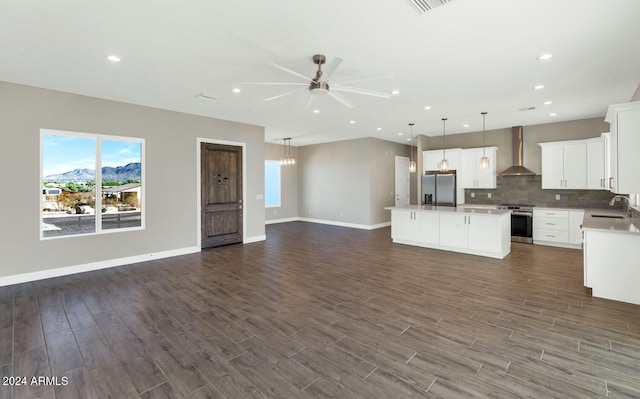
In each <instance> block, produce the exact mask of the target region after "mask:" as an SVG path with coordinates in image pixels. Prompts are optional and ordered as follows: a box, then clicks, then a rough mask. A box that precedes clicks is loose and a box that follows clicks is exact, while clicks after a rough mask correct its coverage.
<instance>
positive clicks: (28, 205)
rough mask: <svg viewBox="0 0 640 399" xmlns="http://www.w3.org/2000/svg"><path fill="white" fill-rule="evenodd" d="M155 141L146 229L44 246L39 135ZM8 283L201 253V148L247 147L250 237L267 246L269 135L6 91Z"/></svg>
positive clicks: (3, 249) (0, 126)
mask: <svg viewBox="0 0 640 399" xmlns="http://www.w3.org/2000/svg"><path fill="white" fill-rule="evenodd" d="M41 128H49V129H57V130H66V131H74V132H88V133H99V134H109V135H116V136H118V135H120V136H131V137H139V138H144V139H145V140H146V143H145V145H146V165H145V167H146V172H145V174H146V176H145V177H146V229H144V230H141V231H131V232H123V233H114V234H101V235H92V236H83V237H67V238H61V239H53V240H44V241H41V240H40V239H39V225H40V211H39V206H40V204H39V195H38V193H39V192H41V187H42V184H41V182H40V181H39V174H40V173H39V164H40V161H39V146H40V129H41ZM0 132H2V133H1V134H2V138H3V144H2V146H1V147H0V170H2V172H3V179H2V180H3V195H2V196H0V209H2V228H1V229H0V266H1V267H0V277H3V276H10V275H14V274H21V273H28V272H37V271H44V270H47V269H53V268H58V267H64V266H73V265H82V264H87V263H92V262H98V261H107V260H110V259H118V258H124V257H130V256H136V255H143V254H149V253H157V252H162V251H171V250H178V249H182V248H189V247H194V246H196V244H197V241H196V240H197V237H198V234H199V231H198V230H197V220H198V215H197V204H196V202H197V201H196V198H197V190H198V187H197V185H196V178H197V170H198V165H196V154H197V152H196V151H197V150H196V147H197V144H196V138H197V137H203V138H210V139H217V140H227V141H234V142H245V143H246V144H247V146H246V153H245V154H244V155H245V158H246V162H247V171H246V178H247V186H246V192H247V197H246V198H245V206H246V215H247V218H246V222H247V230H246V235H247V237H248V238H251V237H256V238H258V239H259V238H260V237H263V236H264V234H265V233H264V201H263V200H262V199H258V198H259V196H260V195H262V194H263V193H264V147H265V144H264V128H262V127H258V126H252V125H245V124H240V123H235V122H228V121H222V120H217V119H212V118H205V117H199V116H194V115H188V114H183V113H178V112H170V111H164V110H159V109H154V108H148V107H142V106H136V105H131V104H125V103H119V102H114V101H107V100H101V99H97V98H91V97H84V96H79V95H75V94H68V93H61V92H55V91H50V90H44V89H38V88H33V87H28V86H21V85H15V84H10V83H2V82H0Z"/></svg>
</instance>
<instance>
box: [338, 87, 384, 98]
mask: <svg viewBox="0 0 640 399" xmlns="http://www.w3.org/2000/svg"><path fill="white" fill-rule="evenodd" d="M331 90H336V91H343V92H346V93H355V94H364V95H365V96H373V97H382V98H389V97H391V94H389V93H384V92H382V91H375V90H367V89H361V88H359V87H351V86H341V85H335V84H334V85H332V86H331Z"/></svg>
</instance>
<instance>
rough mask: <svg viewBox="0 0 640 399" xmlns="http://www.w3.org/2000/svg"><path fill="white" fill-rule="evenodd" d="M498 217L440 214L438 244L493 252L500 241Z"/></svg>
mask: <svg viewBox="0 0 640 399" xmlns="http://www.w3.org/2000/svg"><path fill="white" fill-rule="evenodd" d="M499 231H500V219H498V218H495V217H492V216H486V215H474V214H466V215H465V214H462V215H461V214H447V213H441V214H440V245H444V246H450V247H457V248H465V249H471V250H476V251H485V252H495V251H497V249H498V246H499V243H500V234H499Z"/></svg>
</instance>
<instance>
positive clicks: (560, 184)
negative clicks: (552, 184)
mask: <svg viewBox="0 0 640 399" xmlns="http://www.w3.org/2000/svg"><path fill="white" fill-rule="evenodd" d="M560 187H563V186H562V179H560Z"/></svg>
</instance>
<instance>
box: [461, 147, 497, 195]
mask: <svg viewBox="0 0 640 399" xmlns="http://www.w3.org/2000/svg"><path fill="white" fill-rule="evenodd" d="M496 150H497V147H485V148H467V149H463V150H462V152H461V170H460V175H459V176H458V177H459V179H458V182H459V183H458V184H459V185H461V186H462V187H463V188H489V189H491V188H496ZM485 154H486V156H487V158H489V168H488V169H482V168H481V167H480V160H481V159H482V157H483V156H485Z"/></svg>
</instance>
